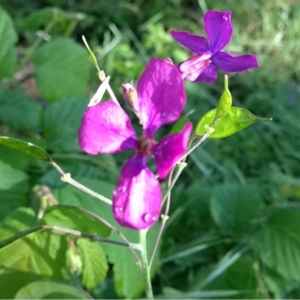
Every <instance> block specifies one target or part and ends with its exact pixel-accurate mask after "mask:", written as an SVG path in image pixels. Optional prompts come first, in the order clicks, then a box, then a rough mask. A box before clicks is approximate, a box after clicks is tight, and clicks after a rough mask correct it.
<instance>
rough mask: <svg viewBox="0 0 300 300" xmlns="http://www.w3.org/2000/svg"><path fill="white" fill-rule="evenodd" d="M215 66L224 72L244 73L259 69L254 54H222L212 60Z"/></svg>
mask: <svg viewBox="0 0 300 300" xmlns="http://www.w3.org/2000/svg"><path fill="white" fill-rule="evenodd" d="M212 60H213V62H214V64H215V65H216V66H217V67H219V68H220V69H221V70H223V71H224V72H228V73H230V72H244V71H247V70H249V69H252V68H257V67H258V61H257V57H256V56H255V55H252V54H244V55H232V54H230V53H227V52H220V53H218V54H217V55H215V56H214V57H213V58H212Z"/></svg>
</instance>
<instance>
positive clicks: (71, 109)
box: [42, 98, 86, 152]
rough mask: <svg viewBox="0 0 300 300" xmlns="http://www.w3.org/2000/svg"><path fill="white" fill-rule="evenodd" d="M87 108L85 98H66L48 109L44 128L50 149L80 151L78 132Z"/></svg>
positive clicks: (44, 116) (44, 119) (43, 120)
mask: <svg viewBox="0 0 300 300" xmlns="http://www.w3.org/2000/svg"><path fill="white" fill-rule="evenodd" d="M85 109H86V102H85V101H84V99H83V98H64V99H62V100H60V101H58V102H56V103H53V104H51V105H50V106H49V107H48V108H47V109H46V111H45V113H44V115H43V117H42V130H43V132H44V135H45V137H46V139H47V142H48V148H49V149H51V150H57V151H67V152H71V151H79V146H78V137H77V133H78V128H79V126H80V123H81V119H82V115H83V113H84V110H85Z"/></svg>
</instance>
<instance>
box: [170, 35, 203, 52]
mask: <svg viewBox="0 0 300 300" xmlns="http://www.w3.org/2000/svg"><path fill="white" fill-rule="evenodd" d="M171 35H172V37H173V39H175V40H176V41H177V42H179V43H180V44H182V45H183V46H184V47H186V48H188V49H190V50H191V51H192V52H194V53H197V54H200V53H203V52H205V51H207V49H208V43H207V41H206V39H205V37H203V36H201V35H194V34H191V33H189V32H188V31H177V30H172V31H171Z"/></svg>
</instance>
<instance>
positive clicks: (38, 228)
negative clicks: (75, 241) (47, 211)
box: [0, 225, 139, 249]
mask: <svg viewBox="0 0 300 300" xmlns="http://www.w3.org/2000/svg"><path fill="white" fill-rule="evenodd" d="M41 230H55V231H60V232H64V233H68V234H72V235H75V236H78V237H84V238H88V239H89V240H91V241H97V242H101V243H107V244H113V245H119V246H123V247H129V248H138V249H139V244H132V243H124V242H119V241H114V240H110V239H106V238H101V237H98V236H96V235H94V234H89V233H84V232H81V231H78V230H73V229H69V228H65V227H59V226H51V225H41V226H36V227H32V228H28V229H26V230H24V231H21V232H18V233H17V234H15V235H13V236H11V237H9V238H8V239H5V240H4V241H1V242H0V249H1V248H3V247H5V246H8V245H9V244H11V243H13V242H15V241H16V240H18V239H19V238H21V237H23V236H26V235H28V234H31V233H33V232H37V231H41Z"/></svg>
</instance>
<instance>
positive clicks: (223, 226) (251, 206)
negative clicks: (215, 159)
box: [210, 185, 263, 234]
mask: <svg viewBox="0 0 300 300" xmlns="http://www.w3.org/2000/svg"><path fill="white" fill-rule="evenodd" d="M210 204H211V205H210V208H211V214H212V216H213V219H214V221H215V223H216V224H217V225H218V226H219V228H220V230H221V231H222V232H223V233H226V234H232V233H235V234H242V233H247V232H249V230H250V229H251V227H252V226H253V221H254V220H255V219H256V218H258V217H259V216H261V214H262V212H263V200H262V198H261V196H260V193H259V189H258V187H256V186H249V185H245V186H244V185H219V186H216V187H214V188H213V192H212V197H211V202H210Z"/></svg>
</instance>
